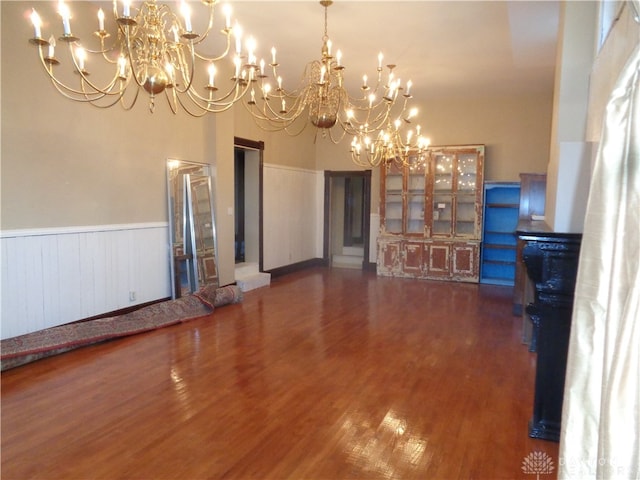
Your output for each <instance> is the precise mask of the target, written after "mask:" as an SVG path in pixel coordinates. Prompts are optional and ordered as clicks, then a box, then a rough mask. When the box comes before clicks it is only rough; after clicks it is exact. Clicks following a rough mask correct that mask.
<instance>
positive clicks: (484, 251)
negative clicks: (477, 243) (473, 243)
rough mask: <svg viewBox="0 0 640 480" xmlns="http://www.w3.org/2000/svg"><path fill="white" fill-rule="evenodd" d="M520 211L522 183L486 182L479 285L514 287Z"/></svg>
mask: <svg viewBox="0 0 640 480" xmlns="http://www.w3.org/2000/svg"><path fill="white" fill-rule="evenodd" d="M519 208H520V183H519V182H486V183H485V185H484V224H483V229H482V247H481V265H480V283H491V284H495V285H513V284H514V280H515V275H516V240H517V237H516V235H515V231H516V226H517V225H518V213H519Z"/></svg>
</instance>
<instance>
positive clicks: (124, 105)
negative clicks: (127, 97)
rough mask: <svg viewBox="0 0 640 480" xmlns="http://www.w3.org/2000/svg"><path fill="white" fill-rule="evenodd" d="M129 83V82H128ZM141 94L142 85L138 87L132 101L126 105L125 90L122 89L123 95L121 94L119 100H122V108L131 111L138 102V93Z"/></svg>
mask: <svg viewBox="0 0 640 480" xmlns="http://www.w3.org/2000/svg"><path fill="white" fill-rule="evenodd" d="M127 83H128V82H127ZM139 94H140V87H137V88H136V94H135V95H134V96H133V100H131V103H130V104H129V105H126V104H125V103H124V90H123V91H122V95H121V96H120V98H119V100H120V105H121V106H122V108H123V109H124V110H125V111H130V110H131V109H132V108H133V107H134V106H135V104H136V102H137V101H138V95H139Z"/></svg>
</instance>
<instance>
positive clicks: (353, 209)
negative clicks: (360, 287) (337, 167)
mask: <svg viewBox="0 0 640 480" xmlns="http://www.w3.org/2000/svg"><path fill="white" fill-rule="evenodd" d="M324 202H325V208H324V212H325V214H324V260H325V263H326V264H327V265H329V266H331V267H335V268H357V269H366V268H367V266H368V264H369V213H370V208H371V207H370V205H371V170H366V171H361V170H358V171H347V172H333V171H326V172H325V199H324Z"/></svg>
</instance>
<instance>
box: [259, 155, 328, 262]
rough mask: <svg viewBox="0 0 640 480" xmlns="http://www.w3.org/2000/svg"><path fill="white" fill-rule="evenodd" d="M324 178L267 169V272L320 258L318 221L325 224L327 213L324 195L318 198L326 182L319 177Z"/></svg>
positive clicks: (279, 168) (286, 169) (285, 169)
mask: <svg viewBox="0 0 640 480" xmlns="http://www.w3.org/2000/svg"><path fill="white" fill-rule="evenodd" d="M321 174H322V172H317V171H314V170H304V169H297V168H291V167H282V166H277V165H265V166H264V170H263V175H264V237H263V238H264V240H263V241H264V268H265V270H269V269H273V268H278V267H282V266H286V265H292V264H294V263H298V262H302V261H304V260H309V259H312V258H316V257H317V251H318V245H317V242H318V240H317V239H318V238H319V235H318V218H320V220H322V211H323V207H322V195H319V194H318V186H319V185H321V184H322V182H318V178H317V177H318V175H321ZM322 186H323V184H322ZM320 193H322V191H321V192H320ZM318 216H320V217H318ZM320 236H321V235H320ZM320 251H321V250H320Z"/></svg>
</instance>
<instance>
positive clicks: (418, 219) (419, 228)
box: [405, 157, 426, 234]
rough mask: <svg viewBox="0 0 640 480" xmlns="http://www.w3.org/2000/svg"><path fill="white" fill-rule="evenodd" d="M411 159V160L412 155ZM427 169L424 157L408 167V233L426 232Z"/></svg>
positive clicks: (416, 159)
mask: <svg viewBox="0 0 640 480" xmlns="http://www.w3.org/2000/svg"><path fill="white" fill-rule="evenodd" d="M409 161H410V162H411V157H410V158H409ZM425 171H426V166H425V163H424V159H422V160H420V159H419V158H417V157H416V158H415V159H414V161H413V162H411V164H410V165H409V166H408V167H407V216H406V225H405V232H406V233H413V234H423V233H424V199H425V189H426V178H425Z"/></svg>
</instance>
